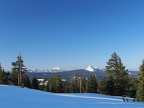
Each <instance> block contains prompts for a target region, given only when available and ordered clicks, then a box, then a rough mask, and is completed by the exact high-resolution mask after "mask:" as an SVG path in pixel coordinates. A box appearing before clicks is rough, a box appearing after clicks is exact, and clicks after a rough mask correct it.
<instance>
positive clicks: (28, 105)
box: [0, 85, 144, 108]
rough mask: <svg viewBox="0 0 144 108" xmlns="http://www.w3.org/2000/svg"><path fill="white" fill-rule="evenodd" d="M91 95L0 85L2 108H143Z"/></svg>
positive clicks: (109, 97)
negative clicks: (56, 92)
mask: <svg viewBox="0 0 144 108" xmlns="http://www.w3.org/2000/svg"><path fill="white" fill-rule="evenodd" d="M128 100H129V101H128V102H124V101H123V100H122V98H121V97H118V96H107V95H100V94H91V93H76V94H74V93H73V94H72V93H69V94H68V93H67V94H65V93H61V94H60V93H58V94H55V93H49V92H43V91H38V90H33V89H28V88H20V87H16V86H3V85H0V108H143V106H144V103H140V102H132V99H130V98H129V99H128Z"/></svg>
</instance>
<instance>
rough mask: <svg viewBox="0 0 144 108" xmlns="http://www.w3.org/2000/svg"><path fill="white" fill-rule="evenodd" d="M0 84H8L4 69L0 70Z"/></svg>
mask: <svg viewBox="0 0 144 108" xmlns="http://www.w3.org/2000/svg"><path fill="white" fill-rule="evenodd" d="M0 84H8V77H7V73H6V72H5V71H4V69H0Z"/></svg>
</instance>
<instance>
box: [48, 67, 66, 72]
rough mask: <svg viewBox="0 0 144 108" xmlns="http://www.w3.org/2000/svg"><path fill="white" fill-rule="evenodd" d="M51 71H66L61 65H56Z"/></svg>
mask: <svg viewBox="0 0 144 108" xmlns="http://www.w3.org/2000/svg"><path fill="white" fill-rule="evenodd" d="M50 71H51V72H62V71H64V70H63V69H61V68H60V67H54V68H52V69H51V70H50Z"/></svg>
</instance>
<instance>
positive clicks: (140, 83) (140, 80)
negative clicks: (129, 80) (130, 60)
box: [136, 60, 144, 102]
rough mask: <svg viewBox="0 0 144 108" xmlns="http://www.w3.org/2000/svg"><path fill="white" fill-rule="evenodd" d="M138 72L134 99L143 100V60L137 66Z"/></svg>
mask: <svg viewBox="0 0 144 108" xmlns="http://www.w3.org/2000/svg"><path fill="white" fill-rule="evenodd" d="M139 70H140V72H139V74H138V89H137V93H136V100H137V101H143V102H144V60H143V61H142V64H141V66H140V68H139Z"/></svg>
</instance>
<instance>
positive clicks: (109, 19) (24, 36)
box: [0, 0, 144, 70]
mask: <svg viewBox="0 0 144 108" xmlns="http://www.w3.org/2000/svg"><path fill="white" fill-rule="evenodd" d="M113 52H116V53H117V54H118V55H119V56H120V57H121V59H122V62H123V64H124V65H125V66H126V68H127V69H129V70H138V68H139V66H140V64H141V61H142V59H144V0H0V62H1V63H2V66H3V67H4V69H5V70H11V62H13V61H16V57H17V55H19V53H21V54H22V57H23V60H24V64H25V65H26V67H27V68H28V69H33V68H44V69H46V68H47V69H50V68H52V67H55V66H60V67H61V68H63V69H74V68H75V67H76V68H78V69H79V68H86V67H87V66H88V65H92V66H97V67H99V68H105V66H106V62H107V61H108V59H109V58H110V57H111V54H112V53H113Z"/></svg>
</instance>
